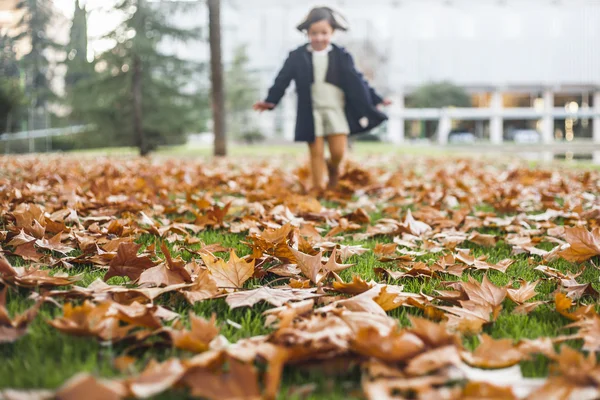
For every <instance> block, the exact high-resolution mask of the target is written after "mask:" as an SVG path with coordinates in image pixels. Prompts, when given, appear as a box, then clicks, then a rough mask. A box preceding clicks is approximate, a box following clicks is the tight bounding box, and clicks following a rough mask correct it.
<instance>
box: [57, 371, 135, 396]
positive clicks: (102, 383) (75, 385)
mask: <svg viewBox="0 0 600 400" xmlns="http://www.w3.org/2000/svg"><path fill="white" fill-rule="evenodd" d="M126 396H127V390H126V389H125V387H124V386H123V384H122V383H120V382H116V381H106V380H101V379H97V378H95V377H93V376H92V375H90V374H88V373H85V372H82V373H79V374H77V375H75V376H73V377H72V378H71V379H69V380H68V381H67V382H65V383H64V384H63V385H62V386H61V387H60V388H59V389H58V390H57V391H56V393H55V394H54V396H52V398H56V399H66V400H70V399H83V398H94V399H106V400H120V399H122V398H124V397H126Z"/></svg>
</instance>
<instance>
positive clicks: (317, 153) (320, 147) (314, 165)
mask: <svg viewBox="0 0 600 400" xmlns="http://www.w3.org/2000/svg"><path fill="white" fill-rule="evenodd" d="M308 149H309V150H310V172H311V174H312V180H313V189H315V190H317V191H320V190H323V189H324V185H323V178H324V174H325V141H324V140H323V138H322V137H316V138H315V141H314V142H312V143H309V144H308Z"/></svg>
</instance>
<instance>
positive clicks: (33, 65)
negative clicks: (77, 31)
mask: <svg viewBox="0 0 600 400" xmlns="http://www.w3.org/2000/svg"><path fill="white" fill-rule="evenodd" d="M16 8H17V10H21V11H23V17H22V18H21V20H20V21H19V23H18V29H19V32H20V33H18V34H17V35H16V36H15V37H14V39H15V40H27V41H28V42H29V43H30V45H31V50H30V51H29V53H27V54H25V55H24V56H23V57H22V58H21V64H22V66H23V70H24V71H25V74H26V77H27V79H26V91H27V93H28V94H29V95H30V96H31V97H32V101H33V105H34V107H44V106H45V105H46V103H47V102H48V100H50V99H51V98H53V97H54V94H53V93H52V90H51V88H50V80H51V71H50V67H51V66H50V62H49V61H48V57H47V54H46V53H47V50H48V49H56V50H59V49H60V48H61V46H60V45H58V44H57V43H56V42H55V41H54V40H52V39H51V38H50V37H49V36H48V30H49V25H50V22H51V20H52V18H53V11H52V3H51V1H50V0H19V2H18V3H17V6H16Z"/></svg>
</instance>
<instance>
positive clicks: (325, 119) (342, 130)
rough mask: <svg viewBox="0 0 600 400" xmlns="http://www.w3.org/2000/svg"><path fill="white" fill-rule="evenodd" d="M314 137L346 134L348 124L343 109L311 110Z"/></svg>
mask: <svg viewBox="0 0 600 400" xmlns="http://www.w3.org/2000/svg"><path fill="white" fill-rule="evenodd" d="M313 117H314V120H315V137H324V136H330V135H340V134H342V135H348V134H349V133H350V126H348V120H347V119H346V114H345V113H344V110H343V109H337V108H316V109H314V110H313Z"/></svg>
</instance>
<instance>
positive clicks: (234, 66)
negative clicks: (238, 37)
mask: <svg viewBox="0 0 600 400" xmlns="http://www.w3.org/2000/svg"><path fill="white" fill-rule="evenodd" d="M249 60H250V59H249V58H248V54H247V53H246V46H245V45H240V46H238V47H237V48H236V49H235V54H234V58H233V62H232V63H231V67H230V68H229V69H228V71H227V75H226V78H227V79H226V80H225V88H226V94H225V107H226V110H227V115H228V131H229V132H231V133H233V134H235V135H237V136H238V137H242V136H244V134H247V133H249V129H251V128H252V127H251V125H250V123H249V113H250V112H251V110H252V104H254V102H255V101H256V98H257V97H258V94H259V91H258V88H257V87H256V85H255V83H254V81H253V79H252V77H251V75H250V73H249V71H248V62H249Z"/></svg>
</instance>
